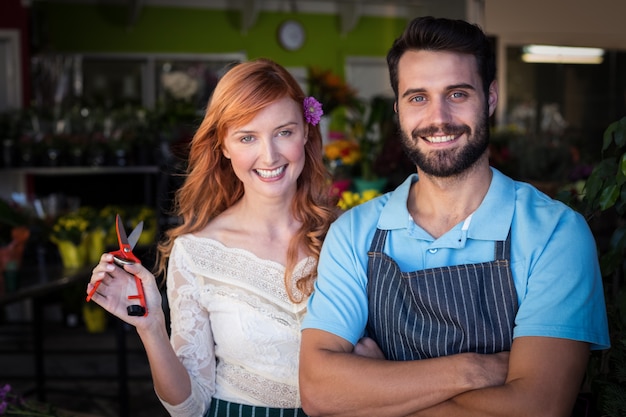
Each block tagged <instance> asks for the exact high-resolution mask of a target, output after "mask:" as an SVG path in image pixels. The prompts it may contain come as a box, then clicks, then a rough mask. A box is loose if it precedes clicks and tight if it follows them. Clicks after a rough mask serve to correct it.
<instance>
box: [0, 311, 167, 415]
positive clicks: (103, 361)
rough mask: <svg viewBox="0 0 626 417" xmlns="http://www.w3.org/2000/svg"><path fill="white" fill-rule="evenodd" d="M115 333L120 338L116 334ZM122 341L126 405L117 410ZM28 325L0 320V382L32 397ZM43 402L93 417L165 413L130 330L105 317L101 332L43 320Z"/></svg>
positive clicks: (140, 348)
mask: <svg viewBox="0 0 626 417" xmlns="http://www.w3.org/2000/svg"><path fill="white" fill-rule="evenodd" d="M118 332H121V334H123V335H124V336H125V337H124V338H122V339H120V338H118V337H117V336H118V335H119V334H120V333H118ZM120 340H124V341H125V344H126V349H125V351H126V353H127V355H126V358H127V361H126V363H127V373H128V378H127V379H126V381H127V391H126V392H127V393H128V406H127V407H126V409H122V407H121V404H120V398H121V397H120V396H119V395H118V394H119V392H118V388H119V386H120V385H119V384H118V381H117V379H116V378H117V372H118V361H117V355H116V352H117V350H116V349H117V347H118V343H119V341H120ZM32 342H33V337H32V332H31V326H30V325H29V324H28V323H22V324H19V323H13V322H8V321H6V320H5V321H0V386H4V384H7V383H8V384H10V385H11V386H12V389H13V391H15V392H18V393H21V394H22V395H24V396H25V398H26V399H32V400H36V399H37V394H36V390H35V387H36V384H35V382H36V378H35V371H34V370H35V360H34V357H35V356H34V346H33V343H32ZM44 351H45V356H44V369H45V372H46V381H45V385H44V387H45V390H44V392H45V400H46V402H47V403H50V404H53V405H55V406H57V407H59V408H63V409H69V410H73V411H76V412H81V413H85V414H87V415H90V416H97V417H122V416H134V417H161V416H163V417H167V416H168V414H167V412H166V411H165V409H164V408H163V406H162V405H161V403H160V402H159V401H158V399H157V398H156V395H155V393H154V390H153V386H152V382H151V379H150V371H149V367H148V361H147V359H146V356H145V352H144V350H143V347H142V345H141V343H140V341H139V339H138V337H137V335H136V333H135V330H134V329H132V328H129V327H128V326H127V325H122V324H120V322H118V321H117V319H114V318H113V317H109V323H108V325H107V328H106V330H105V331H104V332H103V333H89V332H87V330H86V329H85V326H84V325H83V324H82V323H78V324H77V325H76V326H73V327H70V326H67V325H66V323H65V322H64V321H56V322H55V321H51V322H49V321H47V322H46V323H45V326H44Z"/></svg>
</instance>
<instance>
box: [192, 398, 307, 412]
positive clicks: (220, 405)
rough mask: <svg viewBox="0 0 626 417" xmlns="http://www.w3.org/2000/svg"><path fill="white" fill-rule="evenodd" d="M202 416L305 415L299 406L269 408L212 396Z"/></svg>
mask: <svg viewBox="0 0 626 417" xmlns="http://www.w3.org/2000/svg"><path fill="white" fill-rule="evenodd" d="M204 417H307V415H306V414H304V411H302V409H301V408H270V407H258V406H254V405H245V404H237V403H231V402H229V401H223V400H219V399H217V398H213V399H212V400H211V408H210V409H209V411H208V412H207V413H206V414H205V415H204Z"/></svg>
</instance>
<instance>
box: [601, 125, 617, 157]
mask: <svg viewBox="0 0 626 417" xmlns="http://www.w3.org/2000/svg"><path fill="white" fill-rule="evenodd" d="M616 129H617V122H613V123H611V124H610V125H609V127H607V128H606V130H605V131H604V140H603V143H602V150H603V151H605V150H607V149H608V148H609V146H611V143H613V132H615V130H616Z"/></svg>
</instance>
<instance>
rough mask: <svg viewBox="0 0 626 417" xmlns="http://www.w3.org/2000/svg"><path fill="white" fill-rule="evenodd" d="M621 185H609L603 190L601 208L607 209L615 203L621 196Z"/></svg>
mask: <svg viewBox="0 0 626 417" xmlns="http://www.w3.org/2000/svg"><path fill="white" fill-rule="evenodd" d="M619 192H620V187H618V186H617V185H615V184H612V185H609V186H607V187H606V188H604V189H603V190H602V193H601V194H600V201H599V203H600V210H603V211H604V210H606V209H608V208H610V207H613V206H614V205H615V202H616V201H617V197H619Z"/></svg>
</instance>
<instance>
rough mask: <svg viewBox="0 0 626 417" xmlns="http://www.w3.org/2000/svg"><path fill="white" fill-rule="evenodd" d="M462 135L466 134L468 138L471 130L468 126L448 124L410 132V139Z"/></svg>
mask: <svg viewBox="0 0 626 417" xmlns="http://www.w3.org/2000/svg"><path fill="white" fill-rule="evenodd" d="M463 133H467V135H468V136H470V135H471V133H472V129H471V128H470V127H469V126H468V125H453V124H450V123H446V124H443V125H439V126H428V127H423V128H420V129H415V130H413V131H412V132H411V137H412V138H413V139H417V138H419V137H424V136H434V135H435V134H439V135H444V136H445V135H453V136H459V135H462V134H463Z"/></svg>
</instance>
